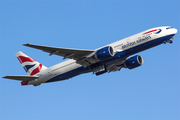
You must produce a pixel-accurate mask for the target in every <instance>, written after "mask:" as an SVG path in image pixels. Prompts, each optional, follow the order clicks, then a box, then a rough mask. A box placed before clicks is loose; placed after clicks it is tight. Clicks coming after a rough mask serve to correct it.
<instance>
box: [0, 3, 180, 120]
mask: <svg viewBox="0 0 180 120" xmlns="http://www.w3.org/2000/svg"><path fill="white" fill-rule="evenodd" d="M158 26H172V27H175V28H176V29H178V30H179V32H178V33H177V34H176V35H175V37H174V38H175V39H174V42H173V44H166V45H164V44H162V45H160V46H157V47H155V48H152V49H149V50H146V51H143V52H141V53H138V54H139V55H141V56H142V57H143V59H144V64H143V65H142V66H141V67H138V68H135V69H133V70H129V69H122V70H121V71H120V72H114V73H106V74H103V75H101V76H95V75H92V73H88V74H84V75H79V76H77V77H74V78H72V79H70V80H65V81H60V82H54V83H47V84H42V85H40V86H38V87H34V86H32V85H30V86H21V85H20V82H19V81H15V80H8V79H2V77H3V76H5V75H26V72H25V71H24V69H23V68H22V66H21V64H20V63H19V61H18V60H17V58H16V56H15V53H16V52H18V51H22V52H24V53H25V54H27V55H29V56H30V57H32V58H33V59H35V60H37V61H39V62H41V63H42V64H43V65H45V66H47V67H50V66H52V65H55V64H57V63H59V62H62V61H63V60H62V57H60V56H55V55H53V56H49V55H48V54H47V53H45V52H42V51H39V50H36V49H32V48H28V47H24V46H22V44H24V43H32V44H39V45H47V46H55V47H64V48H77V49H92V50H93V49H96V48H98V47H101V46H104V45H106V44H110V43H112V42H115V41H117V40H120V39H123V38H125V37H128V36H131V35H133V34H136V33H138V32H141V31H144V30H146V29H149V28H153V27H158ZM0 48H1V52H0V56H1V58H0V60H1V65H0V77H1V78H0V119H1V120H180V0H108V1H107V0H96V1H95V0H77V1H75V0H0Z"/></svg>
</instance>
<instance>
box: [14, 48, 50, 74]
mask: <svg viewBox="0 0 180 120" xmlns="http://www.w3.org/2000/svg"><path fill="white" fill-rule="evenodd" d="M16 56H17V58H18V60H19V62H20V63H21V64H22V66H23V68H24V69H25V71H26V72H27V74H28V75H30V76H33V75H36V74H37V73H39V72H40V71H43V70H45V69H47V67H45V66H44V65H42V64H41V63H39V62H37V61H35V60H34V59H32V58H31V57H29V56H27V55H26V54H24V53H22V52H21V51H20V52H17V53H16Z"/></svg>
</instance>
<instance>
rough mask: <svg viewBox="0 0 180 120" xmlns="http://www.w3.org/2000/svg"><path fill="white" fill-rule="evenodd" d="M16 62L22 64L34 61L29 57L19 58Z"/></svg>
mask: <svg viewBox="0 0 180 120" xmlns="http://www.w3.org/2000/svg"><path fill="white" fill-rule="evenodd" d="M18 60H19V61H20V63H21V64H22V63H24V62H35V60H34V59H32V58H30V57H24V56H19V57H18Z"/></svg>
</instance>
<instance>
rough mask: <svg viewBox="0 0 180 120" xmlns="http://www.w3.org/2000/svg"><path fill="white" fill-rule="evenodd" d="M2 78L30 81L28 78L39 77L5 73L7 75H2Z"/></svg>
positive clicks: (36, 77)
mask: <svg viewBox="0 0 180 120" xmlns="http://www.w3.org/2000/svg"><path fill="white" fill-rule="evenodd" d="M3 78H6V79H12V80H20V81H30V80H35V79H38V78H39V77H38V76H27V75H7V76H4V77H3Z"/></svg>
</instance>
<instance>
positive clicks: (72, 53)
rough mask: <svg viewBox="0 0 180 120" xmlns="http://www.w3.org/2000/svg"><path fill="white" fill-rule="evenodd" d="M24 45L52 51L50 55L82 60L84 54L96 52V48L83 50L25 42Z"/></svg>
mask: <svg viewBox="0 0 180 120" xmlns="http://www.w3.org/2000/svg"><path fill="white" fill-rule="evenodd" d="M23 45H24V46H28V47H32V48H36V49H39V50H42V51H44V52H48V53H50V54H49V55H53V54H55V55H59V56H62V57H64V58H63V59H66V58H70V59H74V60H80V59H82V58H83V57H84V56H87V55H89V54H91V53H93V52H94V50H82V49H68V48H59V47H48V46H41V45H33V44H29V43H27V44H23Z"/></svg>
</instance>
